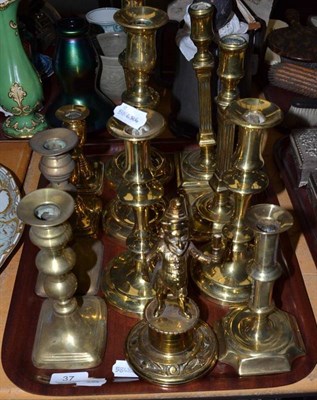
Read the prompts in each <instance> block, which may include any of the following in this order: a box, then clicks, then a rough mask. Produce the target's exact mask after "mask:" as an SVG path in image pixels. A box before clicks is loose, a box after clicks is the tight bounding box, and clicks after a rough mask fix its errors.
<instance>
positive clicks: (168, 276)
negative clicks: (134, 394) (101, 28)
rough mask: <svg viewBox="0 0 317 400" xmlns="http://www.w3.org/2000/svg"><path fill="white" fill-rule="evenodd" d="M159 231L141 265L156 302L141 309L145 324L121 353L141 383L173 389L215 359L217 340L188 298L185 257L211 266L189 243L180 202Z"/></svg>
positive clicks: (172, 206) (173, 202) (174, 202)
mask: <svg viewBox="0 0 317 400" xmlns="http://www.w3.org/2000/svg"><path fill="white" fill-rule="evenodd" d="M162 231H163V232H162V239H161V240H160V241H159V242H158V243H157V244H156V245H155V246H154V247H153V248H152V250H151V252H150V253H149V254H148V255H147V257H146V264H145V265H151V266H152V268H149V269H147V268H144V276H145V278H146V279H148V280H150V281H151V282H153V287H154V289H155V293H156V294H155V299H153V300H152V301H151V302H150V303H149V304H148V306H147V307H146V309H145V312H144V320H143V321H141V322H139V323H138V324H137V325H135V326H134V327H133V328H132V330H131V331H130V333H129V335H128V338H127V340H126V354H127V359H128V361H129V363H130V365H131V366H132V368H133V369H134V371H135V372H136V373H137V374H139V375H140V376H141V377H143V378H144V379H147V380H149V381H150V382H153V383H159V384H162V385H175V384H180V383H184V382H188V381H190V380H193V379H196V378H198V377H200V376H202V375H203V374H205V373H206V372H207V371H209V370H210V369H211V368H212V367H213V366H214V364H215V362H216V360H217V341H216V337H215V335H214V333H213V331H212V330H211V328H210V327H209V326H208V325H207V324H205V323H203V322H202V321H200V319H199V309H198V307H197V305H196V303H195V302H194V301H193V300H191V299H190V298H189V297H188V295H187V285H188V278H187V267H188V266H187V262H188V258H189V256H192V257H194V258H197V259H199V260H201V261H202V262H210V257H209V256H206V255H204V254H203V253H201V252H200V251H199V250H198V249H196V247H195V246H194V245H193V243H192V242H191V241H190V239H189V219H188V214H187V211H186V208H185V203H184V201H183V198H181V197H178V198H174V199H172V200H171V201H170V203H169V206H168V208H167V210H166V212H165V214H164V217H163V219H162ZM151 269H152V273H151V271H150V270H151Z"/></svg>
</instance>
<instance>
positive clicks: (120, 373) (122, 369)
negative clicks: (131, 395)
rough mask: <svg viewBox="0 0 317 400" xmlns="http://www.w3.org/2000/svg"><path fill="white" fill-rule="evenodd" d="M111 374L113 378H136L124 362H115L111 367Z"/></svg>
mask: <svg viewBox="0 0 317 400" xmlns="http://www.w3.org/2000/svg"><path fill="white" fill-rule="evenodd" d="M112 372H113V375H114V376H115V378H138V375H136V374H135V373H134V372H133V371H132V369H131V368H130V367H129V364H128V363H127V361H126V360H117V361H116V363H115V364H114V366H113V367H112Z"/></svg>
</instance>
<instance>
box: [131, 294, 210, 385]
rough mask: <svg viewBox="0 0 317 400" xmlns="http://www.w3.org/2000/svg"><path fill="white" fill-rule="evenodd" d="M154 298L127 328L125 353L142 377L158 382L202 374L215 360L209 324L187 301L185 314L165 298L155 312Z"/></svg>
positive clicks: (179, 380)
mask: <svg viewBox="0 0 317 400" xmlns="http://www.w3.org/2000/svg"><path fill="white" fill-rule="evenodd" d="M156 309H157V301H156V300H153V301H151V303H150V304H149V305H148V306H147V308H146V310H145V320H143V321H141V322H139V323H138V324H137V325H135V326H134V327H133V329H132V330H131V331H130V333H129V335H128V337H127V340H126V355H127V359H128V362H129V363H130V365H131V367H132V368H133V370H134V371H135V372H136V373H137V374H138V375H139V376H141V377H142V378H144V379H146V380H148V381H150V382H152V383H158V384H161V385H176V384H181V383H185V382H189V381H191V380H193V379H196V378H198V377H201V376H202V375H204V374H206V373H207V372H208V371H209V370H210V369H211V368H212V367H213V366H214V364H215V363H216V360H217V344H216V343H217V342H216V337H215V334H214V333H213V331H212V330H211V328H210V327H209V326H208V325H207V324H206V323H204V322H202V321H201V320H200V319H199V310H198V307H197V305H196V304H195V303H194V302H193V301H192V300H189V301H188V308H187V309H188V312H189V313H190V315H191V317H190V318H187V317H185V315H184V314H182V313H181V312H180V309H179V306H178V303H177V302H176V301H173V300H168V301H166V303H165V309H164V311H163V312H162V313H161V314H160V315H159V316H155V310H156Z"/></svg>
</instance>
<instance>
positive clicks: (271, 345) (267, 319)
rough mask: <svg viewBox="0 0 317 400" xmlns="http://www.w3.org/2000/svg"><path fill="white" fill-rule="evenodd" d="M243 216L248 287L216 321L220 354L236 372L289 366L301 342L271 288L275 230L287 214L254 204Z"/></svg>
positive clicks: (285, 224) (284, 224) (277, 270)
mask: <svg viewBox="0 0 317 400" xmlns="http://www.w3.org/2000/svg"><path fill="white" fill-rule="evenodd" d="M245 222H246V224H247V225H248V226H249V227H250V228H251V229H252V230H253V231H254V236H255V252H254V258H253V259H252V261H251V264H250V277H251V279H252V293H251V297H250V301H249V304H248V305H247V306H244V307H238V308H235V309H232V311H230V312H229V314H228V315H226V316H225V317H224V318H223V319H222V320H221V321H220V322H219V323H218V324H217V333H218V339H219V341H220V360H221V361H222V362H224V363H227V364H230V365H232V366H233V367H234V368H235V369H236V370H237V372H238V373H239V375H261V374H273V373H280V372H286V371H290V370H291V365H292V362H293V360H294V359H295V358H297V357H299V356H302V355H304V354H305V347H304V344H303V341H302V338H301V335H300V331H299V328H298V326H297V322H296V320H295V317H294V316H293V315H290V314H288V313H286V312H285V311H282V310H280V309H278V308H277V307H276V306H275V304H274V301H273V299H272V293H273V286H274V283H275V281H276V280H277V279H278V278H279V276H280V275H281V267H280V265H279V263H278V262H277V250H278V239H279V235H280V234H281V233H282V232H285V231H286V230H287V229H289V228H290V227H291V226H292V224H293V218H292V216H291V214H290V213H289V212H288V211H286V210H284V209H283V208H281V207H279V206H276V205H271V204H258V205H256V206H253V207H251V208H250V209H249V210H248V212H247V214H246V218H245Z"/></svg>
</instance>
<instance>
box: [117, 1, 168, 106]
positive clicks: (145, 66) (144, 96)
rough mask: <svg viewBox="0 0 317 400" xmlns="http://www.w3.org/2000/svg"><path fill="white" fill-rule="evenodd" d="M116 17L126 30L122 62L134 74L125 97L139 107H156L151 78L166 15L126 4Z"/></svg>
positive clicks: (131, 103)
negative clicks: (157, 43) (158, 39)
mask: <svg viewBox="0 0 317 400" xmlns="http://www.w3.org/2000/svg"><path fill="white" fill-rule="evenodd" d="M114 19H115V21H116V23H118V24H119V25H121V26H122V27H123V28H124V30H125V32H126V33H127V47H126V51H125V55H124V57H125V59H124V61H123V63H124V64H125V65H126V68H127V69H128V74H129V75H132V76H133V79H132V82H130V84H128V83H127V90H126V91H125V92H124V93H123V94H122V100H123V102H125V103H128V104H130V105H132V106H134V107H137V108H155V107H156V106H157V105H158V102H159V94H158V93H157V92H156V91H155V90H154V89H153V88H152V87H149V86H148V80H149V74H150V73H151V72H152V70H153V68H154V66H155V63H156V42H155V37H156V31H157V30H158V29H159V28H160V27H161V26H163V25H165V24H166V23H167V22H168V17H167V14H166V13H165V12H164V11H163V10H159V9H156V8H153V7H127V8H123V9H121V10H119V11H117V12H116V13H115V15H114Z"/></svg>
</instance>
